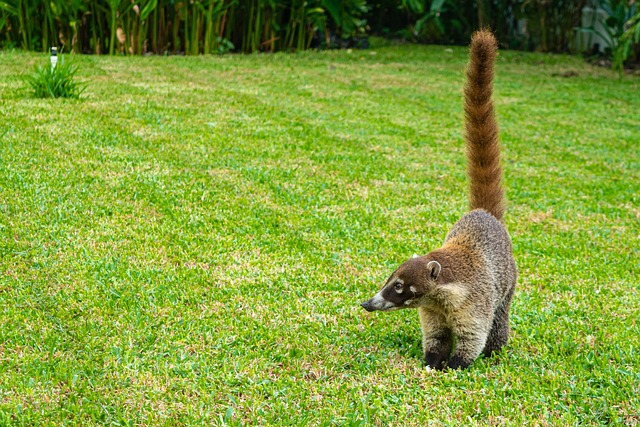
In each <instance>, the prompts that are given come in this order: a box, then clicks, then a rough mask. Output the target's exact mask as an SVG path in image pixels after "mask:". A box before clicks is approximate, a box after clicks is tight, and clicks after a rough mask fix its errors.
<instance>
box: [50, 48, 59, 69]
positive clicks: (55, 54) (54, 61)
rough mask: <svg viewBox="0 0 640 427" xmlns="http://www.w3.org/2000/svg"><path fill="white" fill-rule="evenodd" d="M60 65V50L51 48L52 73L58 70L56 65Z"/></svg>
mask: <svg viewBox="0 0 640 427" xmlns="http://www.w3.org/2000/svg"><path fill="white" fill-rule="evenodd" d="M57 63H58V48H57V47H52V48H51V71H53V70H54V69H55V68H56V64H57Z"/></svg>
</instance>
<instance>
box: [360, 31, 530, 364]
mask: <svg viewBox="0 0 640 427" xmlns="http://www.w3.org/2000/svg"><path fill="white" fill-rule="evenodd" d="M496 48H497V43H496V41H495V38H494V37H493V35H492V34H491V33H490V32H489V31H485V30H483V31H479V32H476V33H475V34H474V36H473V38H472V41H471V48H470V60H469V67H468V69H467V85H466V87H465V117H466V134H465V135H466V139H467V156H468V161H469V165H468V172H469V178H470V205H471V208H472V210H471V212H469V213H467V214H466V215H464V216H463V217H462V218H461V219H460V220H459V221H458V222H457V223H456V224H455V225H454V226H453V228H452V229H451V231H450V232H449V234H448V235H447V237H446V238H445V242H444V245H443V246H442V247H441V248H439V249H436V250H434V251H432V252H430V253H429V254H427V255H425V256H422V257H416V258H413V259H410V260H408V261H406V262H405V263H403V264H402V265H401V266H400V267H399V268H398V269H397V270H396V271H394V272H393V274H392V275H391V276H390V277H389V279H388V280H387V282H386V284H385V286H384V287H383V288H382V290H381V291H380V292H379V293H378V294H377V295H376V296H374V297H373V298H372V299H371V300H369V301H367V302H365V303H363V304H362V306H363V307H364V308H365V309H367V310H369V311H373V310H392V309H399V308H418V311H419V314H420V325H421V328H422V344H423V349H424V357H425V363H426V364H427V366H430V367H432V368H435V369H443V368H445V367H449V368H453V369H455V368H465V367H467V366H469V365H470V364H471V363H472V362H473V361H474V360H475V359H476V358H477V357H478V356H479V355H480V354H484V355H486V356H490V355H491V354H492V353H494V352H496V351H498V350H499V349H500V348H502V346H504V345H505V344H506V343H507V340H508V338H509V308H510V305H511V298H512V296H513V292H514V289H515V285H516V278H517V270H516V265H515V261H514V259H513V254H512V248H511V240H510V238H509V234H508V233H507V231H506V229H505V228H504V225H503V224H502V223H501V222H500V220H501V219H502V215H503V213H504V190H503V189H502V185H501V176H502V172H501V169H500V147H499V144H498V127H497V124H496V120H495V117H494V113H493V106H492V104H491V92H492V82H493V62H494V60H495V57H496ZM454 337H455V338H457V343H456V345H455V348H454Z"/></svg>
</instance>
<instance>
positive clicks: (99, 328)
mask: <svg viewBox="0 0 640 427" xmlns="http://www.w3.org/2000/svg"><path fill="white" fill-rule="evenodd" d="M67 59H69V58H68V57H67ZM466 59H467V58H466V50H465V49H463V48H453V50H452V51H451V50H450V49H446V48H444V47H441V46H388V47H379V48H376V49H371V50H369V51H352V52H348V51H339V52H321V53H301V54H297V55H284V54H277V55H254V56H223V57H218V56H211V57H139V58H132V57H106V56H101V57H95V56H86V57H78V58H76V59H75V63H76V64H77V65H79V67H80V71H79V78H80V80H81V81H84V82H87V83H88V84H89V85H88V88H87V90H86V91H85V93H84V94H83V95H82V97H81V99H80V100H77V101H76V100H39V99H35V98H32V97H31V96H30V95H29V91H28V89H27V85H26V84H25V83H23V82H22V80H21V79H20V74H23V73H29V72H31V71H32V67H33V64H34V63H36V62H38V63H46V61H48V59H47V58H46V57H45V56H42V55H36V54H29V53H17V52H4V53H0V70H2V71H1V72H0V117H1V120H0V253H1V257H0V425H6V424H15V425H51V426H60V425H83V426H84V425H99V424H108V425H130V426H139V425H166V426H175V425H229V426H236V425H247V426H250V425H265V426H266V425H268V426H283V425H318V426H329V425H336V426H342V425H344V426H368V425H377V426H387V425H393V426H426V425H432V426H461V425H465V426H469V425H492V426H493V425H514V426H521V425H539V426H546V425H560V426H568V425H583V426H587V425H605V424H606V425H629V426H635V425H639V424H640V398H639V395H640V309H639V307H640V225H639V224H640V172H639V171H640V124H639V123H640V122H639V121H638V117H639V116H638V112H639V111H640V96H638V95H639V94H640V79H638V78H632V77H623V78H622V79H619V78H618V77H617V75H615V74H613V73H612V72H610V71H608V70H605V69H601V68H594V67H591V66H589V65H586V64H584V63H583V62H582V60H581V59H579V58H574V57H566V56H551V55H540V54H527V53H521V52H501V55H500V57H499V61H498V64H497V80H496V88H495V92H496V93H495V100H496V109H497V113H498V118H499V121H500V124H501V130H502V143H503V158H504V169H505V183H506V187H507V197H508V199H509V209H508V211H507V214H506V223H507V228H508V229H509V231H510V233H511V236H512V239H513V244H514V251H515V257H516V262H517V264H518V267H519V271H520V278H519V281H518V289H517V291H516V295H515V297H514V302H513V307H512V315H511V324H512V328H513V332H512V338H511V340H510V342H509V345H508V346H507V347H506V348H505V350H504V351H503V353H502V354H500V355H498V356H497V357H494V358H491V359H481V360H478V361H477V362H476V363H475V364H474V365H472V367H471V368H469V369H468V370H466V371H454V372H429V371H427V370H425V369H424V367H423V365H422V361H421V356H422V355H421V352H422V350H421V336H420V328H419V323H418V316H417V313H416V312H415V311H411V310H404V311H398V312H392V313H367V312H365V311H364V310H363V309H362V308H361V307H359V305H358V303H359V302H360V301H363V300H365V299H367V298H369V297H371V296H372V295H373V293H374V292H376V291H377V290H378V288H379V287H380V286H381V285H382V284H383V282H384V280H385V279H386V278H387V276H388V275H389V274H390V273H391V271H392V270H393V269H394V268H395V267H396V266H397V265H398V264H399V263H400V262H402V261H404V260H405V259H407V258H409V257H410V256H411V255H412V254H413V253H414V252H415V253H418V254H424V253H426V252H428V251H430V250H431V249H433V248H435V247H437V246H439V245H440V244H441V243H442V241H443V240H444V237H445V234H446V233H447V230H448V229H449V228H450V227H451V226H452V225H453V223H454V222H455V221H456V220H457V219H458V218H459V217H460V216H461V215H462V214H463V213H464V212H465V211H466V207H467V195H466V185H467V181H466V177H465V159H464V155H463V151H462V145H463V142H462V137H461V134H462V102H461V87H462V84H463V70H464V66H465V64H466ZM573 72H577V74H578V75H577V76H572V77H564V76H565V75H572V74H574V73H573Z"/></svg>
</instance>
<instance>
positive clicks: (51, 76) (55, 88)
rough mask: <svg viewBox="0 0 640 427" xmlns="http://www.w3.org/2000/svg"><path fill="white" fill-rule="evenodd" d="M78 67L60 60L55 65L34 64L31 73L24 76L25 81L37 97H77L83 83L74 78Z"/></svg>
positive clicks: (83, 87)
mask: <svg viewBox="0 0 640 427" xmlns="http://www.w3.org/2000/svg"><path fill="white" fill-rule="evenodd" d="M77 72H78V67H77V66H75V65H73V64H71V63H69V62H65V61H64V57H60V61H59V62H58V64H57V65H56V66H55V67H51V66H50V65H49V64H46V65H37V64H36V65H35V66H34V70H33V73H32V74H30V75H27V76H25V77H24V79H25V81H26V82H27V83H28V84H29V86H31V88H32V89H33V90H34V93H35V96H36V97H37V98H75V99H77V98H79V97H80V95H81V94H82V92H83V91H84V89H85V88H86V86H85V85H83V84H80V83H78V82H77V81H76V80H75V77H76V73H77Z"/></svg>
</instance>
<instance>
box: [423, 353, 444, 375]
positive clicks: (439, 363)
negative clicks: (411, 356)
mask: <svg viewBox="0 0 640 427" xmlns="http://www.w3.org/2000/svg"><path fill="white" fill-rule="evenodd" d="M446 360H447V356H446V355H442V354H438V353H431V352H429V353H427V354H425V356H424V363H425V364H426V365H427V366H428V367H430V368H432V369H436V370H438V371H441V370H443V369H444V362H445V361H446Z"/></svg>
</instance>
